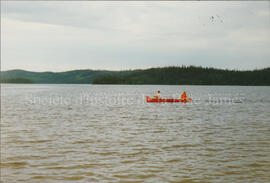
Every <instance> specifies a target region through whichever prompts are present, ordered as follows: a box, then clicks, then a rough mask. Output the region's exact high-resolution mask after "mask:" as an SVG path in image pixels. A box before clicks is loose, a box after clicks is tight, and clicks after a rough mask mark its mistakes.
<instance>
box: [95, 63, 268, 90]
mask: <svg viewBox="0 0 270 183" xmlns="http://www.w3.org/2000/svg"><path fill="white" fill-rule="evenodd" d="M93 83H94V84H165V85H267V86H270V68H266V69H261V70H253V71H236V70H223V69H214V68H203V67H194V66H189V67H185V66H183V67H161V68H151V69H146V70H136V71H133V72H131V73H130V74H128V75H126V76H122V75H117V74H114V75H110V74H107V75H104V76H101V77H97V78H95V79H94V80H93Z"/></svg>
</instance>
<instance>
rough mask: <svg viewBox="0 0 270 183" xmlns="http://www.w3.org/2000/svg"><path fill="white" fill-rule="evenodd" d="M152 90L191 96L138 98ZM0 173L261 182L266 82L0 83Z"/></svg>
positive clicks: (267, 174) (5, 178) (32, 177)
mask: <svg viewBox="0 0 270 183" xmlns="http://www.w3.org/2000/svg"><path fill="white" fill-rule="evenodd" d="M157 90H161V94H162V96H163V97H178V96H179V94H180V93H181V92H183V90H186V91H187V92H188V94H190V95H191V96H192V98H193V99H194V101H193V102H192V103H187V104H183V103H174V104H172V103H171V104H168V103H167V104H166V103H165V104H157V103H149V104H147V103H145V95H150V96H152V95H155V92H156V91H157ZM1 92H2V93H1V181H2V182H8V183H9V182H28V183H32V182H37V183H39V182H42V183H43V182H49V183H51V182H152V183H156V182H245V183H246V182H252V183H253V182H270V153H269V152H270V87H244V86H157V85H152V86H128V85H127V86H121V85H118V86H117V85H38V84H36V85H13V84H2V86H1Z"/></svg>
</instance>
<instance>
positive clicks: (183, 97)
mask: <svg viewBox="0 0 270 183" xmlns="http://www.w3.org/2000/svg"><path fill="white" fill-rule="evenodd" d="M181 99H182V100H185V99H187V93H186V92H185V91H184V93H182V95H181Z"/></svg>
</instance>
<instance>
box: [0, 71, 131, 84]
mask: <svg viewBox="0 0 270 183" xmlns="http://www.w3.org/2000/svg"><path fill="white" fill-rule="evenodd" d="M127 72H128V71H123V72H117V74H120V73H121V74H124V73H127ZM115 73H116V72H115V71H105V70H73V71H67V72H30V71H25V70H9V71H2V72H1V75H0V76H1V82H2V83H3V82H5V83H7V81H9V80H10V79H13V80H14V79H15V78H20V79H21V80H22V79H24V80H25V79H26V80H29V81H32V82H33V83H56V84H57V83H58V84H60V83H62V84H72V83H73V84H75V83H77V84H89V83H92V81H93V79H94V78H96V77H99V76H103V75H106V74H111V75H114V74H115ZM12 83H14V82H12ZM18 83H21V82H18Z"/></svg>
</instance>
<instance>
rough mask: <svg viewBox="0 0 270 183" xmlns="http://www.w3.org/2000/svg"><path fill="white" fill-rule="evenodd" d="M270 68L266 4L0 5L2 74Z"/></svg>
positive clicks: (268, 9)
mask: <svg viewBox="0 0 270 183" xmlns="http://www.w3.org/2000/svg"><path fill="white" fill-rule="evenodd" d="M181 65H187V66H188V65H195V66H203V67H215V68H223V69H238V70H251V69H261V68H265V67H270V2H269V1H240V2H235V1H233V2H229V1H192V2H187V1H170V2H164V1H148V2H144V1H129V2H124V1H119V2H117V1H113V2H108V1H101V2H98V1H92V2H91V1H79V2H78V1H76V2H75V1H65V2H60V1H37V2H34V1H23V2H19V1H4V2H3V1H1V70H11V69H24V70H30V71H55V72H61V71H67V70H75V69H106V70H126V69H145V68H150V67H162V66H181Z"/></svg>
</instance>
